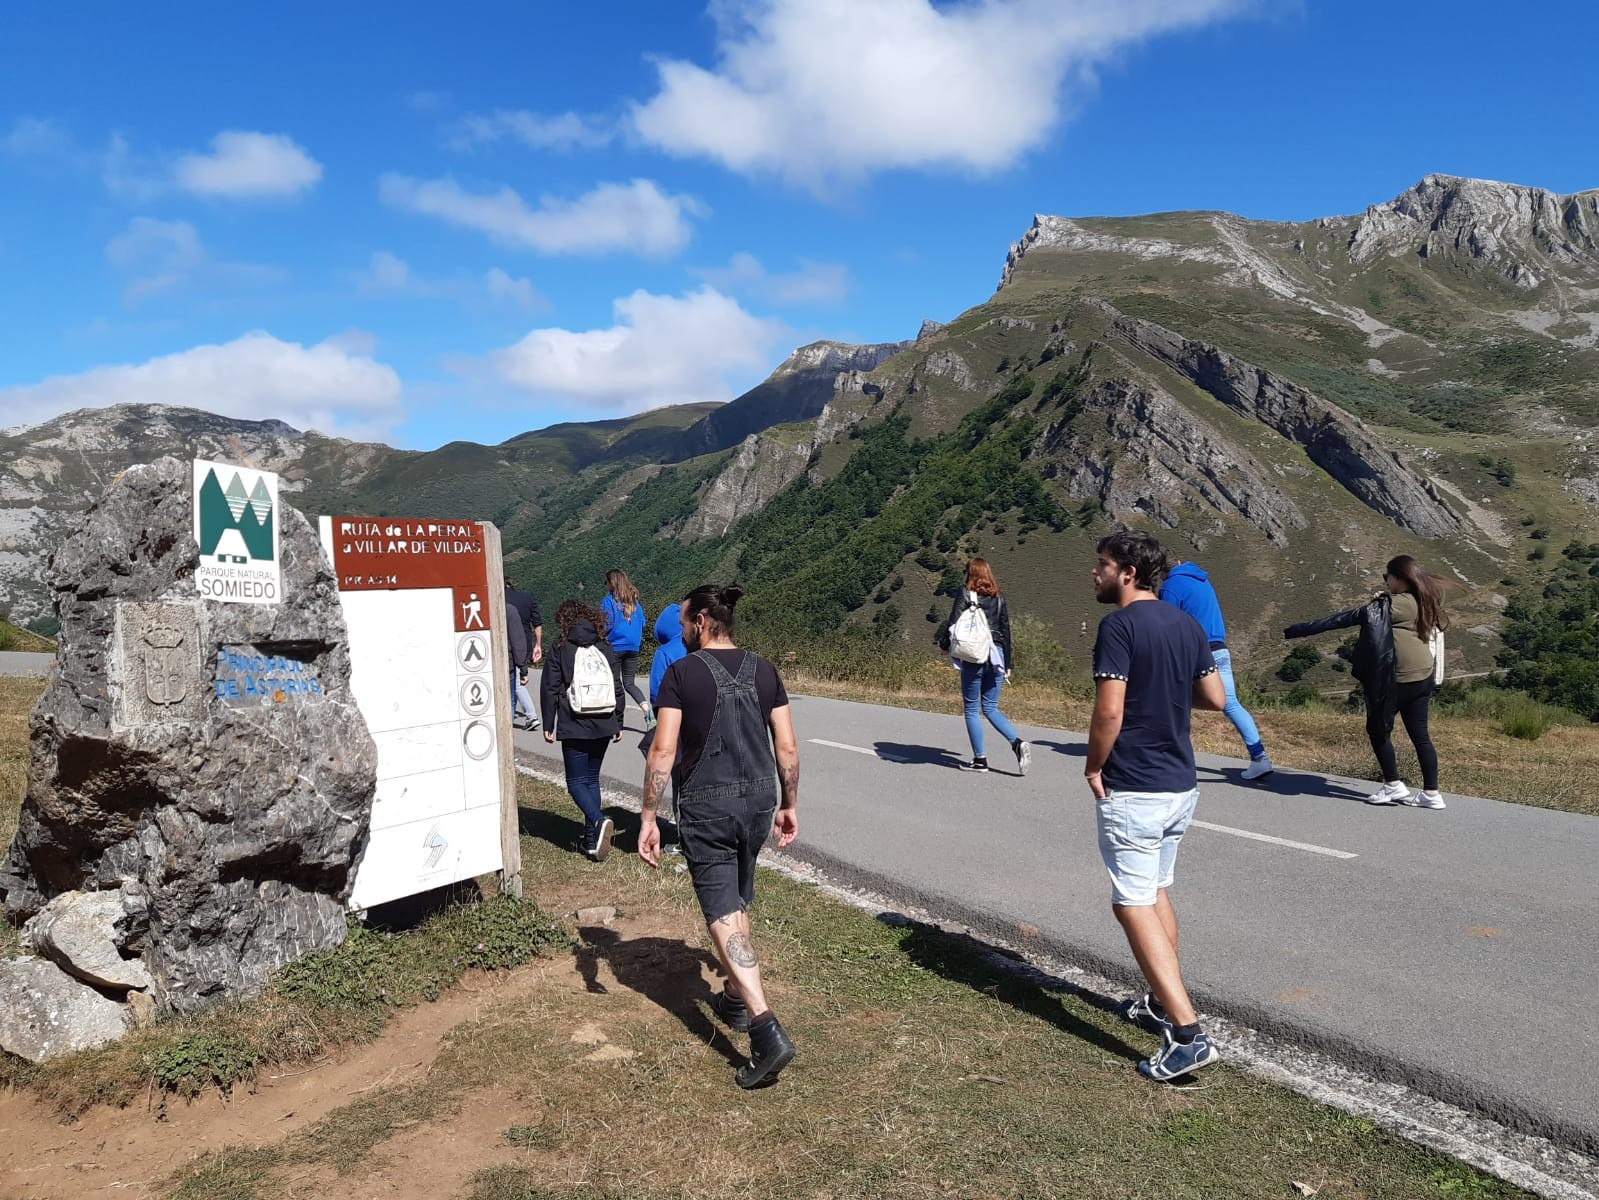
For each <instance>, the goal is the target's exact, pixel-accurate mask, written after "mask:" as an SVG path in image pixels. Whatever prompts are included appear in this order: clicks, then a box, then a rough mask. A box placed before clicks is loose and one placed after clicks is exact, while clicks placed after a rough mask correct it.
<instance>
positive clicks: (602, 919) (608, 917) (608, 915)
mask: <svg viewBox="0 0 1599 1200" xmlns="http://www.w3.org/2000/svg"><path fill="white" fill-rule="evenodd" d="M572 915H573V916H574V917H576V918H577V923H578V924H579V925H609V924H610V923H611V922H612V921H614V920H616V909H614V908H611V907H610V906H609V905H606V906H604V907H596V908H580V909H578V910H577V912H575V913H573V914H572Z"/></svg>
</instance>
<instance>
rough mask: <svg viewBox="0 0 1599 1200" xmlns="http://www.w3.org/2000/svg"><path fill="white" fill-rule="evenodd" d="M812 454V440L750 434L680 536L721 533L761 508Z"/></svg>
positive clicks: (685, 537)
mask: <svg viewBox="0 0 1599 1200" xmlns="http://www.w3.org/2000/svg"><path fill="white" fill-rule="evenodd" d="M810 457H811V443H810V442H809V441H803V442H799V443H797V444H792V443H784V442H782V441H779V440H777V439H775V438H772V437H769V436H768V437H762V436H761V435H760V434H755V433H752V434H750V435H749V437H747V438H745V439H744V443H743V444H742V445H741V446H739V448H738V453H737V454H735V455H734V456H733V461H732V462H730V463H728V465H727V467H726V469H725V470H723V472H722V473H721V474H720V475H718V476H717V477H716V478H715V479H714V480H712V481H711V485H710V487H708V488H707V489H706V490H705V494H704V495H703V496H701V497H700V501H699V506H698V507H697V508H696V509H695V511H694V513H693V515H692V516H690V517H689V519H688V520H687V521H686V522H685V523H684V525H683V530H682V534H681V536H682V537H683V538H684V539H685V540H695V539H699V538H717V537H721V536H722V535H723V534H724V533H726V532H727V531H728V530H729V529H730V528H731V527H732V526H733V525H734V523H736V522H737V521H738V520H739V518H741V517H745V516H748V515H749V514H750V513H754V512H759V511H760V510H761V509H762V508H764V507H765V506H766V502H767V501H768V500H770V499H771V498H772V497H773V496H775V495H777V493H778V492H780V491H782V490H783V489H784V488H786V487H787V486H788V485H789V484H790V483H792V482H794V480H796V479H798V478H799V477H800V475H801V474H802V473H803V472H804V470H805V465H806V464H807V463H808V462H809V461H810Z"/></svg>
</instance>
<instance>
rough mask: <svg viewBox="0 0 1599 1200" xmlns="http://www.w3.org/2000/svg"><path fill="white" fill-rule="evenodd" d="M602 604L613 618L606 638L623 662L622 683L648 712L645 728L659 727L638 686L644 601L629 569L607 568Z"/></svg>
mask: <svg viewBox="0 0 1599 1200" xmlns="http://www.w3.org/2000/svg"><path fill="white" fill-rule="evenodd" d="M600 608H601V610H602V611H603V612H604V613H605V619H606V620H607V621H609V622H610V625H609V626H608V628H609V630H610V632H608V633H607V634H606V635H605V637H606V640H608V641H609V642H610V643H611V649H612V650H615V651H616V656H617V658H618V659H619V660H620V661H621V664H622V686H623V687H624V688H626V689H627V694H628V695H629V696H631V697H633V703H635V704H637V705H638V706H639V710H640V711H641V712H642V713H643V714H644V729H645V731H646V732H648V731H649V730H651V729H654V728H655V714H654V712H652V711H651V710H650V702H649V701H648V700H646V699H645V698H644V693H643V692H641V691H639V687H638V656H639V651H640V649H642V648H643V645H644V605H643V604H641V603H640V602H639V595H638V588H636V587H634V586H633V581H632V580H631V579H629V578H628V577H627V572H626V571H624V570H622V569H621V568H619V567H612V568H611V569H610V570H609V571H607V572H605V599H603V600H602V601H600Z"/></svg>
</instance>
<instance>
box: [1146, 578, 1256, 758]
mask: <svg viewBox="0 0 1599 1200" xmlns="http://www.w3.org/2000/svg"><path fill="white" fill-rule="evenodd" d="M1160 598H1161V599H1162V600H1164V601H1165V602H1166V603H1167V604H1175V605H1176V606H1177V607H1178V608H1180V609H1182V610H1183V611H1184V612H1185V613H1187V614H1188V615H1189V616H1191V617H1193V618H1194V620H1196V621H1198V622H1199V627H1200V628H1201V629H1203V630H1204V631H1205V636H1206V637H1207V638H1209V639H1210V656H1211V657H1212V658H1214V659H1215V660H1216V674H1217V675H1219V676H1221V686H1222V688H1223V689H1225V691H1226V692H1227V707H1226V708H1225V709H1224V710H1223V711H1224V712H1225V713H1226V714H1227V719H1228V720H1229V721H1231V722H1232V723H1233V728H1234V729H1236V730H1238V736H1239V737H1241V738H1243V739H1244V749H1245V750H1247V751H1248V752H1249V765H1248V766H1247V767H1245V768H1244V773H1243V777H1244V778H1245V779H1259V778H1261V777H1262V776H1264V775H1270V774H1271V771H1272V767H1271V759H1270V758H1268V757H1266V746H1265V743H1263V742H1262V741H1261V740H1260V730H1259V729H1258V728H1257V727H1256V725H1255V718H1254V717H1252V716H1250V715H1249V710H1248V709H1247V708H1245V707H1244V706H1243V705H1242V704H1241V703H1240V702H1239V700H1238V685H1237V684H1236V683H1235V682H1234V681H1233V656H1232V651H1230V650H1228V649H1227V623H1226V622H1225V621H1223V620H1222V615H1221V601H1220V600H1218V599H1217V598H1216V589H1215V588H1214V587H1212V586H1211V583H1210V576H1208V575H1206V574H1205V571H1204V568H1203V567H1201V566H1200V565H1199V564H1198V563H1194V562H1186V561H1183V562H1178V563H1177V564H1176V565H1175V566H1174V567H1172V568H1171V570H1169V571H1168V572H1167V573H1166V581H1165V582H1164V583H1162V584H1161V585H1160Z"/></svg>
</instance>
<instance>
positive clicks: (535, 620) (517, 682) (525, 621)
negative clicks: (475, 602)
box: [505, 578, 544, 729]
mask: <svg viewBox="0 0 1599 1200" xmlns="http://www.w3.org/2000/svg"><path fill="white" fill-rule="evenodd" d="M505 624H506V628H507V630H509V629H510V627H511V626H512V625H513V624H520V625H521V627H522V636H523V638H524V639H525V640H526V642H527V646H528V653H527V657H526V659H525V661H524V665H523V666H522V667H521V668H520V669H513V670H512V671H511V697H512V704H511V709H512V713H511V715H512V724H513V725H516V727H517V728H518V729H537V728H538V727H539V710H538V708H537V706H536V705H534V703H533V696H532V694H531V693H530V692H529V691H528V690H527V664H532V665H533V666H538V664H539V660H540V659H542V658H543V657H544V618H543V617H542V616H541V615H540V614H539V602H538V601H537V600H536V599H534V598H533V596H532V595H531V594H529V593H527V592H519V591H517V590H516V588H514V587H512V586H511V580H510V579H509V578H507V579H506V581H505ZM509 636H511V637H512V640H513V641H514V640H515V635H514V633H513V634H510V635H509ZM518 708H520V709H521V710H522V712H523V713H524V714H525V717H524V720H523V722H522V723H521V724H517V722H516V719H515V717H516V710H517V709H518Z"/></svg>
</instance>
